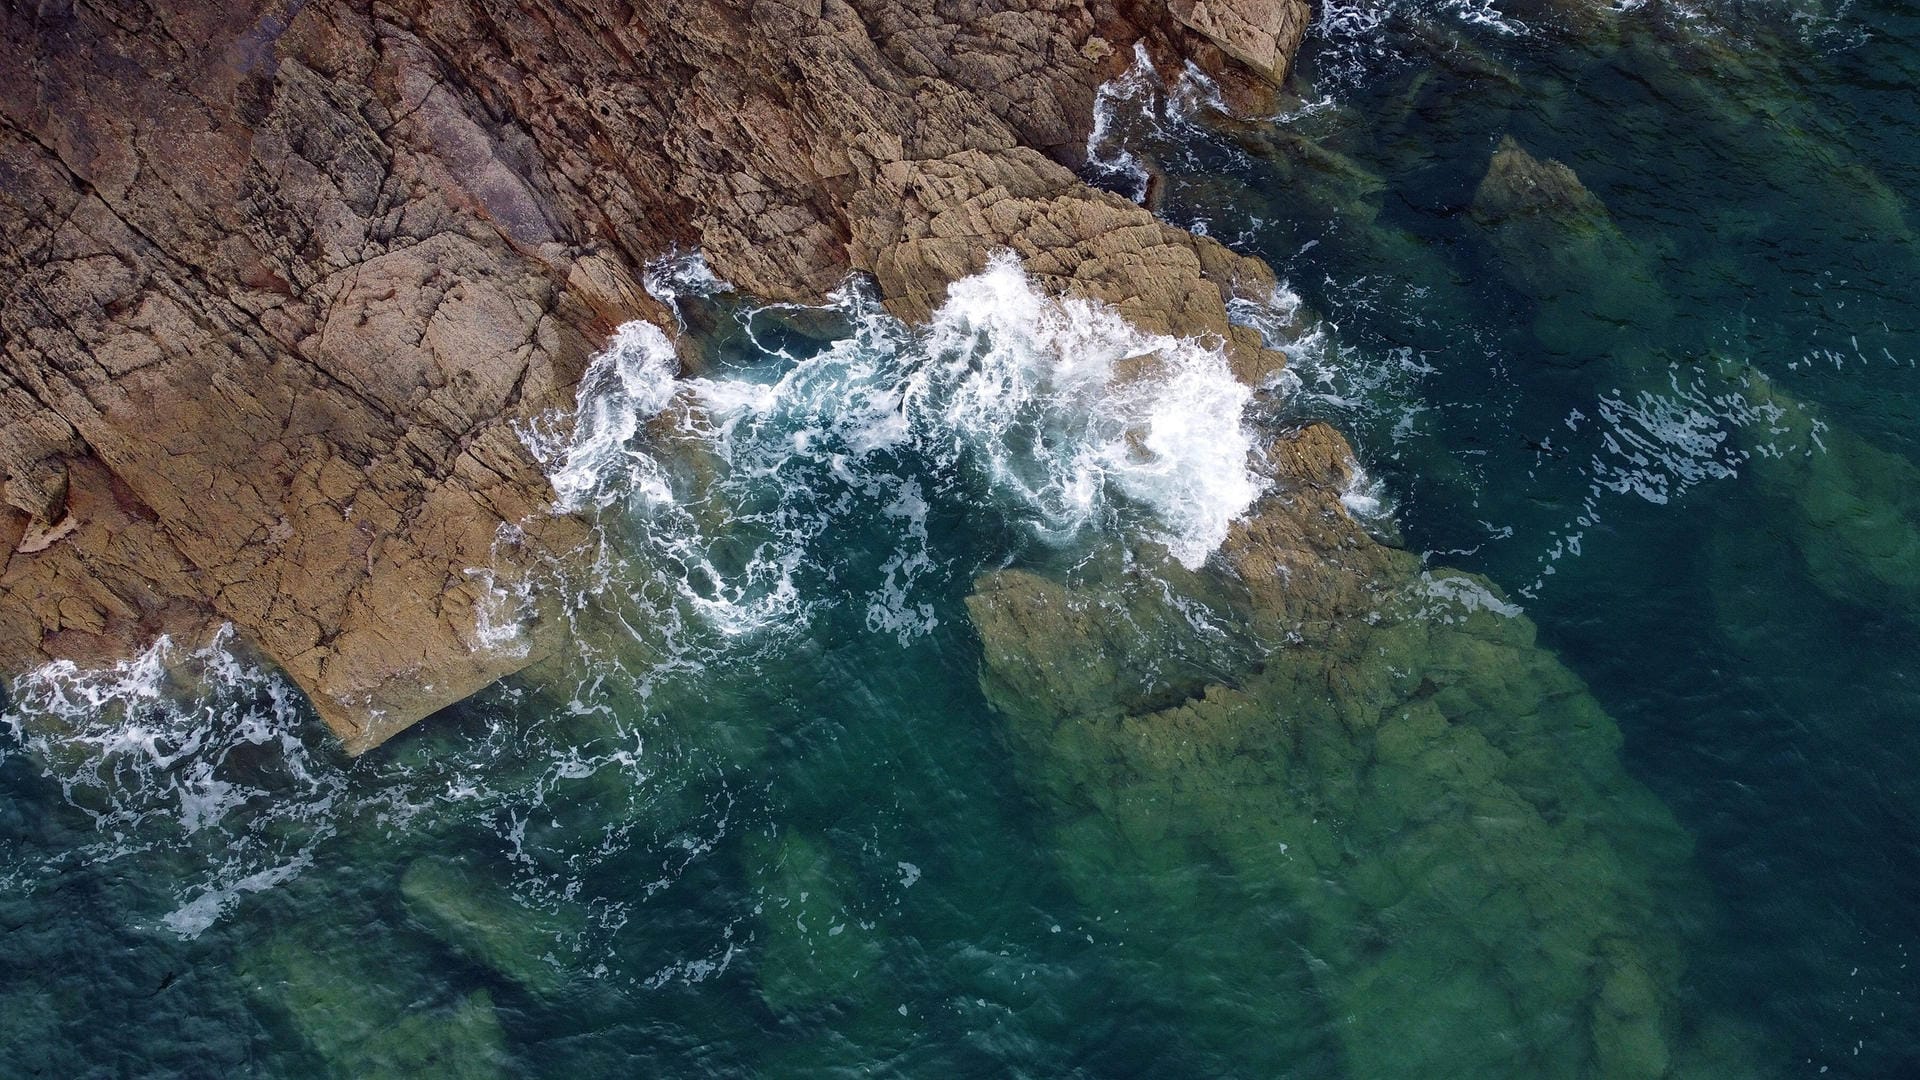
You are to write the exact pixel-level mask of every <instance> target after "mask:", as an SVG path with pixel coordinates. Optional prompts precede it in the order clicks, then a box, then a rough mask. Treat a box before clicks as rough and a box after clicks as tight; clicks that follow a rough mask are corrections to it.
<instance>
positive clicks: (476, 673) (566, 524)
mask: <svg viewBox="0 0 1920 1080" xmlns="http://www.w3.org/2000/svg"><path fill="white" fill-rule="evenodd" d="M1307 14H1308V9H1307V5H1306V3H1305V2H1304V0H1206V2H1191V3H1190V2H1186V0H1173V2H1170V3H1166V4H1161V3H1153V2H1124V0H1010V2H1003V3H981V4H968V5H951V4H944V3H935V2H933V0H854V2H842V0H831V2H810V0H757V2H756V0H689V2H668V3H659V4H645V5H635V6H631V7H629V6H626V5H619V4H615V5H605V4H594V5H586V4H574V3H567V2H563V0H517V2H514V3H505V2H490V0H453V2H438V3H432V4H428V3H424V2H409V0H401V2H397V3H372V4H352V3H346V2H330V0H292V2H287V3H280V2H272V3H238V4H211V3H206V2H204V0H174V2H170V3H169V2H162V3H140V2H106V3H92V4H85V3H58V2H55V3H46V4H39V5H33V6H27V5H18V4H13V5H8V6H7V7H6V8H5V10H4V12H3V13H0V72H3V73H4V74H0V241H3V242H0V669H4V670H6V671H10V672H18V671H21V670H24V669H26V668H29V667H32V666H34V665H36V664H38V663H42V662H45V661H46V660H49V659H52V658H61V657H64V658H72V659H76V660H80V661H96V662H97V661H101V660H107V659H112V658H115V657H118V656H121V655H125V654H126V653H128V652H129V651H130V650H131V649H132V648H134V647H136V646H138V645H139V644H141V643H144V642H145V641H146V640H148V639H150V638H151V637H153V636H154V635H156V634H159V633H172V634H176V635H185V636H192V635H196V634H201V633H204V632H205V631H206V630H207V628H208V627H210V626H212V625H215V624H217V623H220V622H232V623H233V624H234V625H236V626H237V627H238V628H239V629H240V631H241V633H242V634H243V635H244V636H245V637H246V638H247V639H248V640H249V641H250V642H251V643H252V644H253V645H254V646H255V647H257V648H258V649H259V650H260V651H261V652H263V653H264V654H266V655H267V656H269V657H270V658H272V659H273V660H274V661H276V662H277V663H278V664H279V665H280V666H281V667H282V668H284V669H285V670H286V672H287V673H288V675H289V676H291V677H292V678H293V679H294V680H295V681H296V682H297V683H299V685H300V686H301V687H302V688H303V689H304V690H305V691H306V692H307V693H308V695H309V696H310V697H311V699H312V700H313V702H314V704H315V706H316V708H317V709H318V711H319V713H320V715H321V716H322V717H323V718H324V719H325V720H326V721H327V723H328V724H329V725H330V726H331V727H332V728H333V729H334V730H335V731H336V732H338V733H339V734H340V735H341V737H342V738H343V739H344V740H345V742H346V745H347V746H348V748H349V749H350V750H353V751H355V752H358V751H361V750H364V749H366V748H368V747H371V746H374V745H377V744H378V743H379V742H381V741H383V740H384V739H386V738H387V737H389V736H390V735H392V734H393V733H394V732H396V731H398V730H400V729H402V728H404V727H405V726H407V725H408V724H411V723H413V722H414V721H416V720H418V719H419V718H421V717H422V716H425V715H426V714H428V713H430V712H432V711H434V710H435V709H438V708H441V707H443V706H445V705H448V704H451V703H452V702H455V701H458V700H459V699H461V698H463V697H465V696H467V695H468V694H470V693H472V692H474V691H475V690H477V689H479V688H480V687H482V686H484V685H486V684H487V683H489V682H491V681H492V680H494V679H497V678H499V677H501V676H502V675H505V674H508V673H510V672H511V671H513V670H515V669H516V668H518V667H519V666H521V665H523V664H525V663H527V662H528V661H529V659H530V658H531V657H532V656H536V655H538V651H539V650H538V649H537V648H535V649H533V650H531V651H528V652H525V653H520V652H516V653H513V654H507V653H502V652H497V651H489V650H488V649H486V648H485V647H483V643H482V642H481V641H479V640H478V638H477V636H476V634H475V630H474V627H475V610H476V604H477V603H479V602H480V601H481V600H482V598H483V593H484V589H485V587H486V586H485V582H484V579H483V578H482V576H480V575H476V573H475V572H474V571H476V570H484V569H487V568H491V569H492V571H493V573H494V574H495V575H498V576H499V577H500V578H505V579H511V578H512V577H513V575H515V574H516V573H518V572H521V571H523V570H524V568H525V567H526V566H527V565H528V564H529V563H530V562H531V561H532V560H534V559H537V558H540V557H542V553H543V552H565V551H567V550H570V549H571V548H572V547H573V546H575V545H577V544H578V543H579V542H580V541H581V539H582V536H583V526H582V525H581V524H580V523H579V522H577V521H574V520H572V519H570V518H565V517H555V516H552V515H549V514H548V513H547V512H546V506H547V505H548V502H549V499H550V495H551V492H550V491H549V489H548V487H547V485H546V481H545V478H544V477H543V476H542V475H541V472H540V470H539V468H538V467H537V465H536V464H535V462H534V461H533V460H532V459H531V458H530V456H529V455H528V453H527V451H526V450H525V448H524V447H523V446H522V444H521V442H520V440H519V438H518V436H517V435H516V433H515V424H516V422H519V421H523V420H525V419H526V418H528V417H531V416H533V415H536V414H538V413H541V412H543V411H545V410H548V409H552V408H556V407H564V406H566V405H568V404H569V403H570V402H571V396H572V391H573V387H574V384H575V383H576V381H577V380H578V378H579V375H580V373H581V371H582V369H583V368H584V366H585V363H586V361H587V359H588V357H589V356H590V355H591V353H592V352H593V351H594V350H595V349H596V348H597V347H598V345H599V343H600V342H602V341H603V340H604V339H605V337H606V335H607V334H608V332H609V331H610V330H611V329H612V328H613V327H614V326H616V325H617V324H619V323H620V322H622V321H625V320H628V319H633V318H648V319H653V320H655V321H661V320H664V319H665V318H666V313H665V312H664V310H663V309H661V308H660V306H659V305H658V304H656V303H655V302H654V301H652V300H651V299H650V298H649V297H648V296H647V295H646V293H645V292H644V290H643V289H642V288H641V286H640V280H639V275H640V272H641V268H642V267H643V266H644V264H645V263H646V262H647V261H648V260H650V259H653V258H655V257H658V256H660V255H662V254H664V253H666V252H668V251H669V250H672V249H673V248H675V247H691V246H698V247H699V248H701V249H703V250H704V251H705V253H706V255H707V258H708V261H709V262H710V264H711V265H712V266H713V268H714V270H715V271H716V272H717V273H719V274H720V275H721V276H723V277H725V278H727V279H729V280H731V281H733V282H734V283H735V284H736V285H738V286H739V287H741V288H742V289H744V290H746V291H748V292H752V293H757V294H759V295H762V296H764V297H767V298H769V299H775V300H814V299H817V298H819V297H820V296H821V295H822V294H823V293H824V292H826V291H827V290H828V289H831V288H833V287H834V286H836V285H838V284H839V283H840V281H841V280H842V279H843V278H844V277H845V275H846V274H848V273H849V272H852V271H862V272H866V273H870V274H871V275H873V277H874V278H875V279H876V281H877V282H878V285H879V289H880V293H881V295H882V297H883V299H884V300H885V302H886V303H887V305H888V306H889V308H890V309H892V310H893V311H894V312H895V313H896V314H899V315H901V316H903V317H905V318H909V319H913V318H917V317H920V316H924V315H925V314H926V313H927V312H928V311H930V310H931V308H932V307H933V306H934V305H935V304H937V303H938V301H939V299H940V297H941V295H942V293H943V291H944V289H945V286H946V284H947V283H948V282H950V281H951V280H953V279H954V278H956V277H959V276H963V275H965V274H968V273H972V272H975V271H977V270H979V269H981V268H982V267H983V266H984V264H985V260H986V258H987V256H988V255H989V254H990V253H991V252H992V251H994V250H996V249H1001V248H1011V249H1012V250H1014V251H1016V252H1018V253H1019V254H1020V255H1021V256H1022V257H1023V258H1025V259H1026V261H1027V265H1028V267H1029V269H1030V270H1031V271H1032V272H1033V273H1034V274H1035V275H1036V276H1037V277H1038V278H1040V279H1041V280H1042V281H1044V282H1045V283H1046V284H1047V285H1048V286H1049V287H1052V288H1055V289H1060V290H1065V291H1072V292H1075V293H1079V294H1081V295H1086V296H1090V297H1094V298H1097V299H1101V300H1104V301H1107V302H1109V303H1112V304H1114V305H1115V306H1116V307H1117V308H1119V310H1120V311H1121V312H1123V313H1124V314H1126V315H1127V316H1128V317H1129V318H1132V319H1134V320H1135V321H1137V322H1138V323H1140V324H1141V325H1142V326H1143V327H1145V328H1147V329H1150V330H1156V331H1170V332H1176V333H1181V334H1201V333H1216V334H1220V335H1222V336H1223V337H1226V338H1227V339H1228V340H1229V341H1230V342H1231V343H1232V347H1233V350H1234V352H1235V361H1236V364H1237V365H1239V366H1240V370H1242V372H1243V373H1251V372H1257V371H1260V370H1264V369H1266V368H1269V367H1270V366H1271V365H1272V363H1273V360H1272V358H1270V357H1266V356H1264V355H1262V353H1261V350H1260V347H1259V344H1258V342H1257V340H1255V339H1253V338H1251V337H1250V336H1248V335H1247V334H1246V333H1245V332H1244V331H1238V330H1235V329H1234V328H1231V327H1229V325H1228V323H1227V319H1226V309H1225V302H1226V300H1227V299H1229V298H1231V297H1232V296H1233V295H1235V294H1236V292H1242V291H1244V292H1260V291H1261V290H1263V289H1264V288H1265V287H1267V286H1268V285H1270V283H1271V274H1270V272H1269V271H1268V270H1267V268H1266V267H1264V266H1263V265H1261V264H1260V263H1259V262H1258V261H1256V260H1251V259H1245V258H1242V257H1239V256H1236V255H1233V254H1232V253H1230V252H1228V251H1226V249H1224V248H1222V247H1220V246H1219V245H1218V244H1215V243H1213V242H1212V241H1209V240H1205V239H1201V238H1196V237H1193V236H1191V235H1188V234H1186V233H1184V232H1182V231H1180V230H1177V229H1173V228H1170V227H1168V226H1165V225H1163V224H1161V223H1159V222H1157V221H1155V220H1154V219H1153V217H1152V216H1151V215H1150V214H1149V213H1148V212H1147V211H1146V210H1144V209H1142V208H1140V207H1138V206H1135V205H1133V204H1132V203H1129V202H1127V201H1125V200H1123V199H1120V198H1118V197H1115V196H1112V195H1108V194H1104V193H1101V192H1098V191H1095V190H1093V189H1092V188H1090V187H1088V186H1086V185H1085V184H1083V183H1081V182H1080V180H1079V179H1078V178H1077V176H1076V175H1075V173H1074V172H1073V166H1075V165H1076V164H1078V162H1079V159H1080V156H1081V155H1082V154H1083V153H1084V143H1085V138H1086V134H1087V131H1088V130H1089V128H1090V126H1091V110H1092V105H1093V98H1094V91H1095V88H1096V87H1097V86H1098V85H1099V83H1100V82H1101V81H1103V80H1104V79H1106V78H1109V77H1112V76H1113V75H1115V74H1117V73H1118V72H1119V71H1120V70H1121V69H1122V68H1124V67H1125V66H1126V64H1127V63H1128V62H1130V57H1131V55H1132V50H1133V47H1134V45H1135V44H1136V43H1142V44H1144V45H1145V46H1146V48H1147V49H1148V50H1149V52H1150V53H1152V54H1153V55H1155V56H1156V58H1158V59H1159V60H1162V61H1168V62H1184V61H1185V60H1192V61H1193V62H1195V63H1197V64H1198V65H1200V66H1201V67H1202V68H1203V69H1205V70H1207V71H1208V72H1210V73H1212V74H1214V75H1215V76H1216V77H1218V78H1219V79H1220V80H1221V83H1222V86H1223V87H1224V88H1225V89H1226V91H1227V92H1228V93H1230V94H1240V95H1242V96H1249V97H1251V96H1257V95H1258V94H1259V93H1260V92H1262V90H1261V88H1262V87H1265V88H1269V89H1270V88H1271V86H1272V85H1273V84H1275V83H1277V82H1278V80H1279V79H1280V78H1282V77H1283V76H1284V74H1285V69H1286V65H1287V62H1288V60H1289V58H1290V57H1291V54H1292V51H1293V49H1294V48H1295V47H1296V46H1297V45H1298V43H1299V40H1300V36H1301V34H1302V33H1303V30H1304V27H1305V25H1306V21H1307ZM1169 70H1172V68H1169ZM502 526H522V527H523V532H521V533H515V534H512V535H513V536H514V540H513V542H510V543H509V542H503V541H502V539H501V537H502V532H501V528H502ZM535 637H536V639H537V638H538V637H539V635H538V633H537V632H536V634H535Z"/></svg>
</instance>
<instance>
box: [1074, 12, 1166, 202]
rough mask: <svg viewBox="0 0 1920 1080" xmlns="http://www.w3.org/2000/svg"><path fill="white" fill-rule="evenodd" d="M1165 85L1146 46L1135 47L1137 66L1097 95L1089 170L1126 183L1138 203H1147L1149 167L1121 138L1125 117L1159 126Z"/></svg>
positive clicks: (1089, 137)
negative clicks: (1157, 112) (1158, 96)
mask: <svg viewBox="0 0 1920 1080" xmlns="http://www.w3.org/2000/svg"><path fill="white" fill-rule="evenodd" d="M1160 85H1161V81H1160V73H1159V72H1158V71H1156V70H1154V66H1153V60H1152V58H1151V57H1149V56H1148V55H1147V47H1146V44H1145V43H1144V42H1135V43H1134V45H1133V66H1132V67H1129V68H1128V69H1127V70H1126V71H1124V72H1122V73H1120V75H1119V76H1118V77H1116V78H1112V79H1109V80H1107V81H1106V82H1104V83H1101V84H1100V86H1099V88H1098V89H1097V90H1095V91H1094V94H1093V129H1092V130H1091V131H1089V132H1088V133H1087V167H1088V168H1090V169H1092V170H1093V171H1094V172H1095V173H1096V174H1099V175H1103V176H1107V177H1110V178H1114V179H1117V180H1119V181H1122V182H1124V184H1125V189H1126V191H1127V195H1128V197H1129V198H1131V199H1132V200H1133V201H1134V202H1145V201H1146V198H1147V184H1148V182H1149V180H1150V179H1151V177H1150V174H1149V173H1148V171H1147V167H1146V164H1145V163H1144V162H1142V161H1141V160H1140V159H1139V157H1137V156H1135V154H1134V153H1133V151H1131V150H1129V149H1127V148H1126V146H1125V145H1124V144H1123V142H1122V140H1121V139H1120V138H1118V132H1119V128H1120V127H1121V126H1122V125H1123V122H1124V121H1123V119H1122V118H1123V114H1132V115H1135V116H1137V117H1138V118H1140V119H1143V120H1145V121H1146V122H1147V123H1156V122H1157V117H1156V116H1155V105H1154V101H1155V93H1156V91H1157V90H1158V88H1159V87H1160Z"/></svg>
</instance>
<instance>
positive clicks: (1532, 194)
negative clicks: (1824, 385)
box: [1473, 139, 1920, 615]
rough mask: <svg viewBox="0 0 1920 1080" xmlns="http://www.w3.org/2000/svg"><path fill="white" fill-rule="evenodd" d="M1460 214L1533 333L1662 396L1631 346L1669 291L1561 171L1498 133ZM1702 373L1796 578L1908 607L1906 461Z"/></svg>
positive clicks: (1647, 363)
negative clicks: (1601, 361) (1801, 568)
mask: <svg viewBox="0 0 1920 1080" xmlns="http://www.w3.org/2000/svg"><path fill="white" fill-rule="evenodd" d="M1473 220H1474V221H1475V223H1476V224H1478V225H1479V226H1480V227H1481V228H1482V230H1483V231H1484V234H1485V236H1486V238H1487V239H1488V241H1489V243H1490V245H1491V246H1492V247H1493V249H1494V250H1495V252H1496V254H1497V255H1498V256H1499V259H1500V265H1501V267H1502V269H1503V271H1504V273H1505V274H1506V276H1507V277H1508V279H1509V281H1511V282H1512V283H1513V285H1514V286H1515V287H1516V288H1517V289H1519V290H1520V291H1521V292H1523V293H1525V294H1527V295H1528V296H1530V297H1532V298H1533V299H1534V300H1535V301H1536V302H1538V303H1539V304H1540V305H1541V307H1542V311H1541V316H1540V319H1539V320H1537V321H1536V323H1535V332H1536V335H1537V336H1539V337H1540V339H1541V341H1542V342H1543V343H1544V344H1546V345H1547V346H1548V347H1549V348H1552V349H1555V350H1556V351H1561V352H1565V351H1569V350H1573V351H1581V350H1584V352H1582V355H1585V356H1594V355H1602V354H1604V355H1607V356H1610V357H1611V358H1612V359H1613V360H1614V361H1615V363H1614V365H1613V368H1612V370H1611V375H1612V376H1613V377H1616V378H1619V379H1622V380H1623V381H1624V382H1625V383H1626V386H1627V388H1628V389H1629V390H1639V391H1643V392H1646V393H1649V394H1652V395H1655V396H1656V397H1664V396H1666V394H1667V393H1668V392H1669V389H1670V388H1669V384H1668V380H1669V378H1670V375H1669V373H1668V371H1667V364H1666V361H1665V359H1664V358H1663V357H1662V356H1660V355H1658V354H1656V353H1654V352H1652V351H1651V350H1650V349H1648V348H1647V347H1646V345H1645V343H1646V342H1649V341H1653V340H1664V339H1665V338H1667V337H1668V336H1669V334H1670V329H1671V327H1670V324H1671V322H1672V315H1673V304H1672V301H1671V300H1670V299H1669V298H1668V297H1667V296H1666V294H1665V293H1664V291H1662V290H1661V289H1660V287H1659V286H1658V284H1657V282H1656V280H1655V274H1654V269H1653V264H1652V262H1651V260H1649V259H1648V258H1647V257H1646V256H1645V255H1644V254H1642V253H1641V252H1640V251H1639V250H1638V249H1636V248H1635V247H1634V245H1633V244H1632V243H1631V242H1630V241H1628V240H1627V238H1626V237H1625V236H1624V235H1622V234H1621V232H1620V230H1619V229H1618V227H1617V226H1615V225H1614V223H1613V220H1612V218H1611V217H1610V216H1609V215H1608V214H1607V210H1606V207H1605V206H1603V205H1601V203H1600V201H1599V200H1598V199H1596V198H1595V197H1594V196H1593V195H1592V193H1590V192H1589V191H1587V189H1586V188H1585V187H1583V186H1582V185H1581V183H1580V180H1579V178H1578V177H1577V176H1575V175H1574V173H1573V170H1571V169H1569V168H1567V167H1566V166H1565V165H1563V164H1561V163H1559V162H1556V161H1542V160H1540V159H1537V158H1535V157H1533V156H1532V155H1530V154H1528V153H1527V152H1526V150H1524V149H1523V148H1521V147H1520V146H1519V144H1518V143H1515V142H1514V141H1513V140H1512V139H1506V140H1503V141H1502V142H1501V144H1500V148H1499V150H1498V151H1496V152H1495V154H1494V156H1493V161H1492V163H1491V164H1490V165H1489V167H1488V170H1487V175H1486V178H1485V179H1484V180H1483V181H1482V182H1481V184H1480V188H1479V190H1478V192H1477V194H1476V195H1475V197H1474V210H1473ZM1629 330H1630V331H1631V332H1632V334H1633V337H1631V338H1629V337H1626V336H1624V335H1626V334H1627V333H1628V331H1629ZM1702 371H1703V373H1704V374H1705V375H1707V376H1709V377H1713V378H1725V379H1726V391H1727V393H1726V395H1724V396H1726V397H1729V398H1731V399H1733V400H1738V401H1742V402H1743V403H1744V407H1745V410H1746V412H1747V413H1748V414H1749V415H1748V417H1747V422H1746V423H1745V425H1744V426H1743V427H1742V428H1741V430H1740V432H1739V437H1740V439H1741V441H1742V446H1743V450H1744V451H1745V453H1746V456H1747V462H1746V464H1745V466H1744V468H1745V471H1746V473H1747V475H1748V476H1750V477H1751V478H1752V480H1753V482H1754V484H1755V485H1756V486H1757V487H1758V488H1759V489H1760V490H1761V491H1762V493H1763V494H1764V495H1765V496H1766V497H1767V498H1768V500H1769V501H1771V502H1772V503H1773V504H1774V505H1775V506H1776V507H1777V508H1778V509H1779V510H1780V511H1781V514H1782V517H1783V518H1784V519H1785V520H1786V521H1788V522H1789V523H1790V530H1791V535H1792V539H1793V542H1794V545H1795V547H1796V548H1797V549H1798V550H1799V552H1800V555H1801V558H1802V560H1803V562H1804V564H1805V566H1806V570H1807V574H1808V576H1809V578H1810V579H1811V580H1813V581H1814V582H1815V583H1816V584H1817V585H1819V587H1820V588H1821V589H1822V590H1824V591H1825V592H1827V593H1828V594H1830V595H1832V596H1834V597H1837V598H1839V599H1841V600H1844V601H1847V602H1849V603H1854V604H1859V605H1862V606H1866V607H1893V608H1895V609H1897V610H1901V611H1905V612H1908V613H1911V614H1915V615H1920V467H1917V466H1915V465H1914V463H1913V462H1911V461H1909V460H1908V459H1907V458H1905V457H1903V456H1901V455H1899V454H1895V453H1892V452H1889V451H1887V450H1883V449H1881V448H1879V447H1876V446H1874V445H1872V444H1871V443H1869V442H1867V441H1866V440H1865V439H1863V438H1861V437H1860V436H1859V435H1857V434H1855V433H1853V432H1852V431H1849V430H1847V429H1846V428H1844V427H1841V426H1839V425H1838V424H1835V423H1832V422H1830V421H1827V420H1824V419H1822V418H1821V417H1820V416H1819V415H1818V413H1817V412H1816V410H1814V409H1813V408H1812V407H1811V406H1808V405H1806V404H1804V403H1802V402H1800V401H1798V400H1796V399H1795V398H1794V397H1792V396H1791V395H1789V394H1787V393H1785V392H1784V391H1782V390H1780V389H1779V388H1778V387H1776V386H1774V385H1773V384H1772V383H1771V382H1769V381H1768V380H1767V379H1766V378H1765V377H1764V376H1762V375H1761V374H1759V373H1758V372H1755V371H1752V370H1749V369H1743V368H1740V367H1737V366H1734V365H1717V366H1713V367H1707V368H1703V369H1702ZM1715 396H1720V395H1715Z"/></svg>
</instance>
